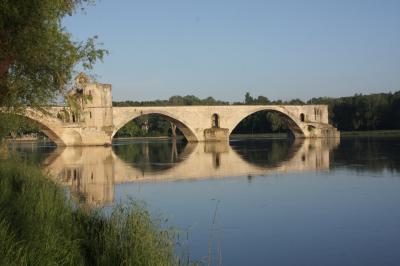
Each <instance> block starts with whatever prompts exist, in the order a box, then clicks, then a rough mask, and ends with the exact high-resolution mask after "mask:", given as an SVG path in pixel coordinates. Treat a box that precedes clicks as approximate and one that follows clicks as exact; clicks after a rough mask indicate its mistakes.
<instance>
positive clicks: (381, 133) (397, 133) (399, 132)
mask: <svg viewBox="0 0 400 266" xmlns="http://www.w3.org/2000/svg"><path fill="white" fill-rule="evenodd" d="M340 136H341V137H400V129H392V130H368V131H341V132H340Z"/></svg>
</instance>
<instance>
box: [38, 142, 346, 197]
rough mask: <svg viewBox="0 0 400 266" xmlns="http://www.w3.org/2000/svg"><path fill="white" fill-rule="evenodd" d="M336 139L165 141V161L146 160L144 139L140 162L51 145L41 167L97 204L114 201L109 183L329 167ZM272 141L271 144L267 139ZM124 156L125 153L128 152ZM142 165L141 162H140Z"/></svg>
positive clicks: (106, 151) (100, 150)
mask: <svg viewBox="0 0 400 266" xmlns="http://www.w3.org/2000/svg"><path fill="white" fill-rule="evenodd" d="M338 141H339V140H338V139H304V140H296V141H294V142H293V143H288V142H287V141H286V142H285V143H286V146H285V145H284V146H283V147H282V146H277V147H275V148H274V147H273V146H270V147H267V148H266V149H261V150H260V147H259V145H255V146H254V147H253V149H252V148H251V147H252V146H251V145H249V144H246V145H243V148H242V147H241V145H240V143H241V142H232V146H229V145H228V144H226V143H219V142H216V143H188V144H187V145H186V146H184V147H183V148H182V149H181V150H180V151H179V152H178V150H179V149H178V148H177V145H176V143H171V145H172V147H171V148H170V151H169V154H168V156H167V157H169V158H167V160H166V161H165V162H161V163H160V162H156V163H153V162H151V158H149V146H148V144H146V143H144V144H142V146H141V151H140V154H139V156H138V157H140V158H141V160H143V161H144V163H145V165H144V164H143V163H135V162H130V161H129V159H127V158H125V157H126V156H117V154H116V153H118V152H119V150H118V146H117V147H114V149H115V150H116V151H114V150H113V148H112V147H74V148H72V147H67V148H57V149H56V150H55V151H54V152H53V153H52V154H51V155H50V156H49V157H48V158H47V159H46V160H45V169H46V170H47V171H49V173H50V174H51V175H52V176H54V177H55V178H56V180H57V181H58V182H60V183H61V184H63V185H66V186H69V187H70V191H71V193H72V194H73V195H75V196H76V197H78V198H80V199H82V200H83V201H85V202H86V203H88V204H93V205H103V204H105V203H111V202H112V201H113V199H114V185H115V184H121V183H127V182H166V181H178V180H199V179H214V178H222V177H233V176H251V175H268V174H275V173H287V172H300V171H320V170H329V166H330V151H331V150H332V149H333V148H335V147H336V146H337V145H338ZM271 143H273V142H271ZM128 155H129V153H128ZM122 157H123V158H124V159H122ZM146 165H147V166H146Z"/></svg>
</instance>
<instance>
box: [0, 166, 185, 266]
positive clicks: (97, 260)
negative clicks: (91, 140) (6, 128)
mask: <svg viewBox="0 0 400 266" xmlns="http://www.w3.org/2000/svg"><path fill="white" fill-rule="evenodd" d="M160 228H161V227H160V223H159V222H157V221H155V220H152V219H151V217H150V215H149V213H148V212H147V211H146V209H145V208H144V207H143V206H142V205H140V204H138V203H132V204H130V205H127V206H118V207H116V208H115V209H114V211H113V212H112V213H111V214H110V215H104V214H102V213H101V212H100V211H99V210H85V209H83V208H80V207H76V206H73V204H72V203H71V202H70V201H69V200H68V199H67V197H66V194H65V191H63V189H61V188H60V187H59V186H57V185H56V184H55V183H53V182H52V181H51V180H48V179H47V178H46V177H45V176H43V174H42V173H41V172H40V170H39V169H37V168H36V167H33V166H27V165H23V164H21V163H18V162H15V161H11V160H7V161H0V265H176V264H178V259H177V258H176V257H175V256H174V234H173V233H172V231H170V230H162V229H160Z"/></svg>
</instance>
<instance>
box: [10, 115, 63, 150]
mask: <svg viewBox="0 0 400 266" xmlns="http://www.w3.org/2000/svg"><path fill="white" fill-rule="evenodd" d="M8 113H10V112H8ZM13 114H14V115H18V116H22V117H26V118H28V119H30V120H32V121H34V122H35V123H37V124H38V126H39V128H40V131H41V132H43V133H44V134H45V135H46V136H47V137H48V138H49V139H50V140H52V141H53V142H54V143H55V144H57V146H66V145H67V144H66V143H65V142H64V141H63V139H62V137H61V135H60V133H59V132H57V130H55V129H56V128H57V127H61V126H62V122H61V121H60V120H59V119H58V118H55V117H52V116H51V115H50V114H45V113H44V112H41V111H39V110H36V109H33V108H27V109H26V110H25V111H23V112H16V113H13Z"/></svg>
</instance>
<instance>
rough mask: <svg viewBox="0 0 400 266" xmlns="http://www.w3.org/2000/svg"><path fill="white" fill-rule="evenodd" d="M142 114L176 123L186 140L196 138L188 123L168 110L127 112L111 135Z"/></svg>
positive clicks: (195, 139) (194, 139)
mask: <svg viewBox="0 0 400 266" xmlns="http://www.w3.org/2000/svg"><path fill="white" fill-rule="evenodd" d="M143 115H158V116H160V117H162V118H164V119H165V120H167V121H169V122H172V123H174V124H175V125H176V127H177V128H178V129H179V130H180V131H181V132H182V134H183V135H184V136H185V138H186V140H187V141H197V138H196V136H195V134H194V133H193V130H192V129H191V128H190V127H189V126H187V124H188V123H186V122H184V121H182V120H180V119H179V118H177V117H175V115H173V114H171V113H169V112H165V111H149V112H140V113H137V112H134V113H132V114H128V115H126V117H125V118H123V119H122V121H121V122H119V123H118V124H116V125H115V127H114V132H113V134H112V137H114V136H115V134H116V133H117V132H118V130H120V129H121V128H122V127H123V126H125V125H126V124H127V123H129V122H130V121H132V120H134V119H136V118H138V117H140V116H143Z"/></svg>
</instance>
